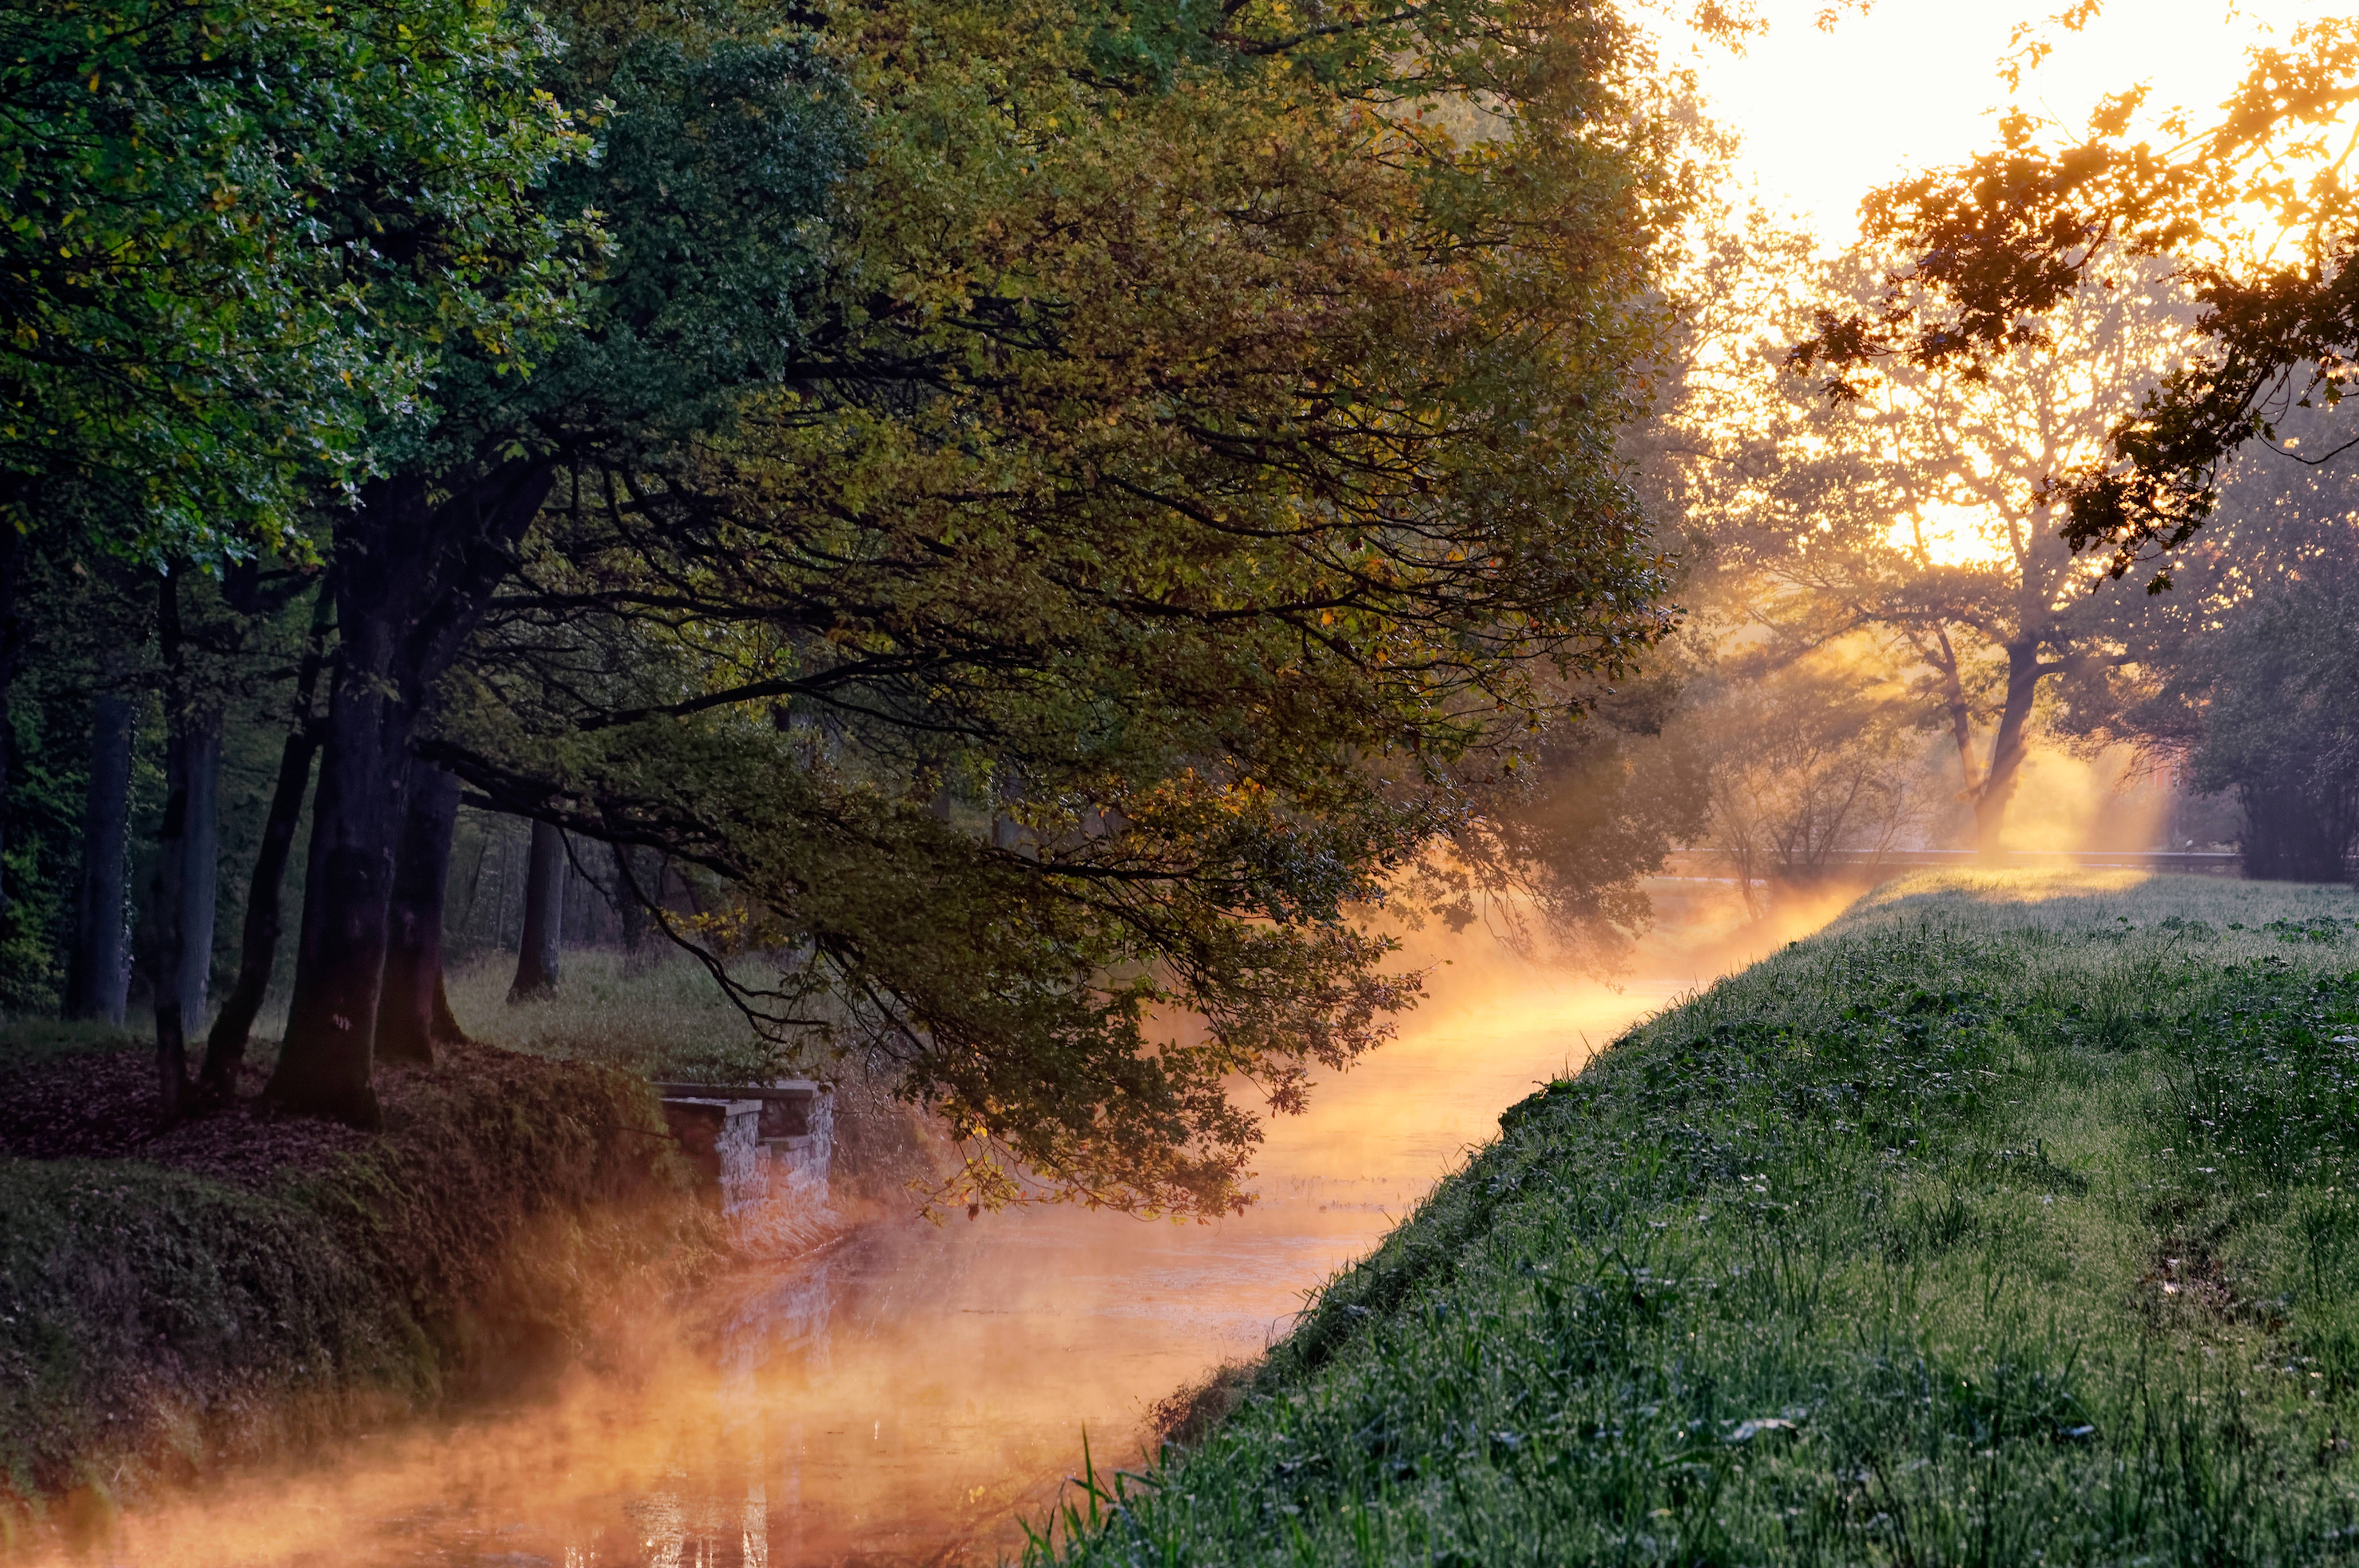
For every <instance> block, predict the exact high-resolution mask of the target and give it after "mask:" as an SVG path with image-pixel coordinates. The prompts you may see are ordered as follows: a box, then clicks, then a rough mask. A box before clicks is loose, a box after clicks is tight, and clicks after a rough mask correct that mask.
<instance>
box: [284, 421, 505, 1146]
mask: <svg viewBox="0 0 2359 1568" xmlns="http://www.w3.org/2000/svg"><path fill="white" fill-rule="evenodd" d="M550 473H551V470H550V468H549V464H548V463H546V462H543V461H523V460H519V461H516V462H513V463H505V464H503V465H502V466H501V467H500V468H499V469H497V470H495V472H493V473H492V474H488V475H485V476H484V477H483V478H482V479H480V480H474V481H460V482H456V483H453V484H452V485H451V496H450V498H449V499H448V500H446V501H444V502H443V503H442V504H441V505H440V506H433V505H432V504H431V503H430V501H429V484H428V481H427V479H426V477H425V476H423V475H419V474H406V475H402V476H399V477H397V478H394V479H389V480H381V481H377V482H375V483H373V484H371V485H368V486H367V487H366V488H365V489H364V491H363V493H362V497H361V501H360V504H359V505H358V506H355V507H354V508H353V510H352V511H350V512H347V513H345V514H343V515H342V517H341V518H340V519H339V522H338V527H337V541H336V577H337V583H338V588H337V607H336V615H337V625H338V626H339V628H340V637H341V642H342V658H341V659H340V661H339V665H338V668H337V671H336V680H335V682H334V684H333V686H332V689H331V692H330V696H329V702H328V718H327V723H326V724H325V725H324V726H323V730H324V734H323V739H322V742H321V759H320V785H319V792H318V795H317V797H316V798H315V799H314V800H313V801H312V805H311V848H310V865H309V866H308V868H307V869H306V872H305V877H304V884H303V887H304V894H303V898H304V902H303V929H302V936H301V938H300V940H299V942H298V944H297V947H296V957H295V996H294V999H293V1002H292V1004H291V1005H290V1007H289V1008H288V1018H287V1040H286V1043H285V1046H284V1047H283V1048H282V1049H281V1051H280V1052H279V1056H278V1066H277V1071H276V1072H274V1073H272V1074H271V1078H270V1083H269V1086H268V1087H267V1088H266V1090H265V1091H264V1094H265V1096H266V1098H267V1099H268V1100H269V1101H270V1102H271V1103H273V1104H274V1105H278V1106H280V1107H282V1108H284V1109H287V1110H289V1111H293V1112H296V1113H298V1114H301V1115H309V1116H330V1117H333V1118H335V1119H336V1120H339V1121H344V1122H349V1123H351V1124H353V1125H354V1126H358V1127H375V1126H376V1125H378V1124H379V1122H380V1119H381V1118H380V1116H379V1113H378V1109H377V1102H376V1094H375V1090H374V1089H373V1088H372V1087H371V1086H370V1078H371V1073H372V1071H373V1068H374V1065H375V1055H376V1019H377V1009H378V1006H379V1001H380V998H381V996H382V990H381V981H382V978H383V975H384V969H385V952H386V933H387V931H388V925H389V916H390V904H391V898H392V894H393V880H394V858H395V855H394V852H395V846H396V844H397V841H398V839H399V836H400V833H401V827H402V822H403V812H404V809H405V805H406V801H405V794H406V791H405V789H404V788H403V786H404V783H405V781H406V780H407V779H408V762H409V743H410V739H411V736H412V735H413V734H414V732H415V730H416V728H417V724H418V717H419V712H420V711H421V710H422V709H423V707H424V706H425V703H426V701H427V699H428V697H429V694H430V693H431V691H432V690H433V687H434V684H435V682H436V681H439V680H440V678H441V676H442V674H443V672H444V671H445V670H448V669H449V668H450V665H451V659H454V658H456V657H457V655H458V652H459V649H460V648H461V647H462V645H463V644H464V643H465V641H466V638H467V637H468V636H469V634H470V633H472V632H473V630H474V628H475V626H476V625H477V624H478V623H479V622H480V620H481V619H482V616H483V613H484V606H485V604H487V603H488V601H489V598H490V595H491V592H492V590H493V588H494V587H495V585H496V584H497V583H498V582H499V580H500V579H501V578H502V577H503V576H505V575H506V573H507V571H508V568H509V565H510V563H511V561H512V560H513V555H512V551H513V550H514V548H515V545H516V541H517V539H520V538H521V537H522V536H523V533H524V530H525V528H527V526H528V525H529V524H530V523H531V521H532V517H533V514H534V513H535V512H537V511H538V510H539V507H540V502H541V499H542V497H544V496H545V495H548V494H549V478H550Z"/></svg>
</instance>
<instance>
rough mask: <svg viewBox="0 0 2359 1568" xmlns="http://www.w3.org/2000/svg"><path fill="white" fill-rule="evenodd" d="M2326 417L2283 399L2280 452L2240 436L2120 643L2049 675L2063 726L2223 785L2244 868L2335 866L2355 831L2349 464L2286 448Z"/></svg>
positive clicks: (2355, 530)
mask: <svg viewBox="0 0 2359 1568" xmlns="http://www.w3.org/2000/svg"><path fill="white" fill-rule="evenodd" d="M2337 420H2338V417H2337V416H2334V415H2332V414H2327V413H2324V412H2322V411H2321V412H2312V413H2309V414H2304V415H2299V416H2297V417H2296V418H2295V419H2291V420H2288V421H2287V424H2286V426H2285V427H2284V428H2282V429H2281V430H2280V432H2279V436H2278V441H2279V442H2280V443H2281V444H2284V445H2286V446H2288V447H2289V448H2290V449H2292V452H2293V453H2294V454H2295V455H2294V456H2281V455H2279V454H2277V453H2275V452H2269V451H2267V450H2266V449H2260V448H2255V449H2249V450H2247V452H2245V453H2244V454H2243V455H2242V456H2241V457H2240V458H2239V459H2238V460H2237V461H2236V463H2234V464H2233V465H2232V466H2231V467H2230V468H2228V469H2227V470H2226V471H2225V472H2224V474H2223V481H2222V484H2221V485H2220V491H2219V505H2218V508H2217V513H2216V515H2215V516H2214V517H2212V520H2211V521H2210V522H2208V523H2207V524H2206V526H2205V528H2203V530H2202V532H2201V534H2199V535H2198V536H2196V537H2195V538H2193V539H2190V540H2189V541H2187V542H2186V543H2185V544H2183V545H2182V546H2181V547H2180V549H2179V550H2178V551H2177V552H2176V555H2175V559H2174V560H2173V561H2172V563H2171V571H2172V577H2173V587H2172V591H2171V592H2170V593H2168V594H2165V595H2161V596H2159V597H2158V598H2156V599H2154V600H2151V601H2149V604H2148V607H2147V613H2146V614H2145V615H2142V616H2140V617H2139V620H2138V622H2137V623H2136V625H2135V626H2134V627H2133V628H2132V630H2131V635H2130V636H2129V637H2127V639H2126V641H2125V648H2126V651H2127V654H2128V658H2127V659H2125V660H2124V661H2123V662H2122V663H2120V664H2119V665H2117V666H2114V667H2112V668H2111V669H2109V670H2105V671H2104V672H2103V678H2102V679H2092V678H2088V677H2082V678H2078V679H2075V680H2073V681H2069V682H2068V683H2067V684H2066V686H2065V688H2064V691H2063V695H2064V697H2065V702H2064V704H2063V707H2062V713H2061V717H2062V718H2063V719H2064V721H2065V722H2066V723H2067V724H2070V725H2071V727H2072V728H2073V729H2074V730H2075V731H2077V732H2078V733H2080V734H2082V735H2088V736H2090V737H2092V738H2094V739H2098V740H2104V741H2113V742H2121V743H2125V744H2128V745H2132V746H2137V747H2139V748H2141V749H2142V750H2144V751H2146V752H2147V753H2148V754H2150V755H2152V756H2155V757H2160V758H2164V759H2168V760H2169V761H2171V762H2174V763H2179V764H2182V765H2184V767H2185V769H2186V771H2185V778H2186V779H2187V780H2188V782H2189V783H2190V785H2191V786H2192V787H2193V788H2194V789H2197V790H2199V791H2203V792H2211V791H2234V794H2235V795H2236V797H2237V800H2238V804H2239V806H2240V807H2241V809H2242V811H2243V814H2244V825H2243V830H2242V832H2241V833H2239V835H2238V837H2239V839H2240V842H2241V845H2242V848H2243V850H2244V853H2245V872H2246V875H2248V876H2259V877H2291V878H2294V879H2297V880H2306V881H2334V880H2338V879H2340V878H2341V877H2342V876H2343V859H2344V856H2345V855H2346V854H2347V852H2348V851H2349V849H2350V848H2351V847H2352V844H2353V840H2354V833H2359V816H2354V809H2359V793H2355V792H2354V790H2359V739H2354V737H2359V708H2354V704H2353V698H2352V694H2353V693H2354V691H2359V624H2354V609H2359V585H2354V579H2353V576H2352V572H2351V564H2350V563H2351V561H2352V559H2353V554H2354V548H2359V522H2354V518H2359V475H2354V473H2353V472H2352V471H2351V470H2350V469H2348V468H2346V467H2339V466H2338V467H2333V468H2323V469H2321V468H2313V467H2310V466H2309V465H2308V464H2306V463H2301V462H2299V461H2298V460H2297V459H2298V455H2299V452H2301V451H2302V450H2303V449H2305V448H2310V447H2311V446H2313V445H2331V444H2332V441H2333V440H2334V432H2335V428H2336V424H2337ZM2091 673H2092V675H2093V674H2095V673H2096V672H2091Z"/></svg>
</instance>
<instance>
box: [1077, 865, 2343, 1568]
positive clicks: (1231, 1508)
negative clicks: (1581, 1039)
mask: <svg viewBox="0 0 2359 1568" xmlns="http://www.w3.org/2000/svg"><path fill="white" fill-rule="evenodd" d="M1502 1121H1503V1125H1504V1127H1505V1132H1504V1136H1503V1137H1502V1138H1500V1139H1499V1141H1497V1142H1496V1143H1495V1144H1493V1145H1492V1146H1491V1147H1489V1148H1488V1149H1484V1151H1483V1152H1482V1153H1481V1154H1480V1155H1479V1156H1477V1157H1476V1158H1475V1159H1474V1160H1473V1161H1472V1162H1471V1163H1470V1165H1469V1166H1468V1167H1467V1169H1466V1170H1465V1171H1462V1173H1461V1174H1459V1175H1458V1176H1456V1177H1455V1178H1453V1179H1452V1180H1451V1181H1447V1182H1445V1183H1443V1184H1442V1185H1441V1186H1440V1188H1439V1189H1438V1190H1437V1191H1436V1192H1435V1193H1434V1194H1433V1196H1432V1197H1431V1199H1430V1201H1429V1202H1428V1203H1425V1205H1424V1206H1423V1207H1422V1208H1421V1209H1420V1211H1419V1213H1418V1214H1416V1216H1415V1217H1414V1218H1413V1219H1411V1220H1410V1221H1409V1222H1408V1223H1407V1224H1406V1225H1403V1226H1402V1227H1401V1228H1400V1229H1399V1230H1398V1231H1397V1232H1396V1233H1395V1234H1394V1235H1393V1236H1390V1237H1389V1238H1388V1239H1387V1240H1386V1243H1385V1244H1384V1245H1383V1247H1381V1248H1379V1250H1378V1251H1377V1252H1376V1253H1375V1255H1374V1256H1373V1257H1371V1258H1369V1259H1368V1260H1367V1261H1365V1262H1364V1263H1363V1264H1361V1265H1359V1266H1358V1267H1356V1268H1354V1269H1351V1270H1349V1271H1348V1272H1346V1273H1345V1274H1343V1276H1341V1277H1339V1278H1338V1279H1335V1280H1334V1281H1333V1282H1332V1284H1331V1285H1330V1287H1329V1288H1328V1289H1327V1290H1326V1291H1325V1292H1324V1293H1323V1295H1322V1296H1321V1299H1320V1300H1319V1301H1318V1302H1317V1303H1316V1305H1315V1307H1314V1309H1313V1310H1312V1311H1311V1312H1309V1313H1308V1314H1307V1315H1306V1316H1305V1317H1304V1319H1303V1320H1302V1322H1301V1323H1300V1325H1299V1327H1298V1328H1297V1329H1296V1331H1295V1332H1294V1334H1292V1335H1291V1337H1289V1338H1288V1340H1286V1341H1285V1342H1284V1343H1283V1344H1281V1345H1278V1346H1277V1348H1276V1349H1275V1350H1274V1351H1273V1352H1272V1353H1271V1355H1270V1356H1269V1357H1268V1358H1267V1359H1266V1362H1265V1364H1264V1365H1263V1366H1262V1367H1260V1368H1259V1369H1258V1370H1257V1372H1256V1375H1255V1377H1254V1378H1253V1380H1252V1381H1251V1383H1250V1384H1249V1385H1247V1386H1246V1388H1245V1390H1244V1392H1243V1399H1242V1402H1241V1404H1240V1405H1239V1406H1238V1408H1236V1409H1235V1410H1234V1413H1232V1414H1231V1415H1230V1416H1229V1417H1228V1419H1226V1420H1225V1421H1222V1422H1220V1423H1219V1424H1218V1425H1217V1426H1215V1428H1214V1429H1213V1431H1212V1432H1211V1434H1210V1435H1209V1436H1207V1437H1205V1438H1203V1439H1202V1440H1201V1443H1199V1444H1198V1445H1197V1446H1196V1447H1194V1448H1193V1449H1192V1451H1190V1452H1188V1453H1185V1454H1181V1453H1179V1452H1178V1451H1176V1450H1167V1454H1166V1464H1165V1465H1163V1466H1161V1467H1159V1468H1158V1469H1157V1470H1156V1471H1155V1472H1154V1473H1153V1474H1152V1475H1148V1476H1147V1477H1146V1478H1144V1479H1143V1480H1142V1479H1140V1478H1138V1477H1130V1476H1123V1477H1115V1478H1113V1479H1109V1478H1107V1477H1105V1476H1103V1475H1100V1476H1098V1477H1096V1479H1095V1482H1094V1484H1093V1486H1091V1487H1089V1488H1086V1489H1084V1490H1083V1491H1082V1492H1081V1493H1080V1494H1078V1495H1074V1497H1073V1502H1072V1507H1071V1509H1070V1510H1069V1511H1068V1512H1066V1513H1065V1515H1064V1516H1063V1518H1062V1519H1060V1521H1059V1525H1060V1528H1059V1529H1058V1530H1057V1531H1056V1534H1057V1536H1058V1538H1059V1539H1058V1540H1057V1541H1056V1542H1055V1544H1054V1546H1053V1547H1050V1546H1048V1545H1045V1544H1042V1543H1036V1545H1035V1547H1034V1550H1033V1552H1032V1553H1031V1554H1030V1555H1031V1556H1033V1557H1034V1558H1035V1559H1039V1558H1043V1557H1048V1556H1051V1555H1054V1556H1056V1557H1059V1558H1061V1559H1063V1560H1066V1561H1071V1562H1076V1563H1100V1562H1103V1563H1138V1562H1155V1563H1164V1562H1173V1563H1176V1562H1216V1563H1278V1562H1284V1563H1412V1562H1413V1563H1604V1562H1614V1563H1674V1562H1676V1563H1723V1562H1725V1563H1818V1562H1843V1563H1943V1562H1964V1561H1973V1562H1977V1563H2038V1562H2049V1563H2133V1562H2135V1563H2199V1562H2200V1563H2227V1562H2279V1563H2294V1562H2314V1561H2322V1560H2327V1559H2333V1560H2336V1561H2342V1560H2344V1559H2346V1558H2347V1556H2348V1555H2349V1553H2350V1552H2351V1550H2352V1546H2353V1542H2354V1540H2359V1465H2354V1459H2353V1455H2352V1443H2353V1441H2354V1434H2359V1195H2354V1194H2359V899H2354V898H2352V897H2351V896H2350V895H2348V894H2346V893H2343V892H2341V891H2339V890H2330V889H2312V888H2299V887H2283V886H2270V885H2265V884H2242V883H2217V882H2212V881H2209V880H2204V879H2194V878H2188V879H2180V878H2140V877H2133V876H2129V875H2119V876H2114V877H2106V876H2104V875H2097V876H2082V877H2014V878H2001V877H1973V876H1971V875H1968V876H1963V877H1961V876H1955V875H1940V876H1936V877H1921V878H1915V879H1911V880H1910V881H1908V882H1905V883H1902V884H1900V885H1897V887H1894V888H1891V889H1888V890H1886V893H1885V894H1883V895H1881V896H1876V897H1872V898H1869V899H1868V900H1866V901H1864V904H1863V906H1861V907H1860V908H1858V909H1854V912H1853V913H1852V914H1851V915H1849V916H1847V917H1846V918H1845V919H1844V920H1842V921H1841V922H1839V923H1838V924H1837V925H1836V926H1835V927H1833V928H1832V929H1831V930H1830V931H1827V932H1825V933H1824V934H1822V935H1821V936H1820V937H1818V938H1815V939H1813V940H1811V941H1809V942H1802V943H1798V944H1796V945H1794V946H1792V947H1789V948H1788V949H1787V950H1785V951H1784V952H1783V953H1780V954H1778V955H1777V956H1776V957H1773V958H1771V959H1769V960H1767V961H1766V962H1765V963H1763V964H1759V965H1756V967H1755V968H1753V969H1752V970H1749V971H1747V972H1746V973H1745V974H1743V975H1738V976H1735V977H1734V978H1732V979H1730V980H1728V981H1725V982H1723V983H1722V984H1721V985H1717V986H1715V987H1713V988H1712V991H1710V992H1709V993H1707V994H1706V995H1704V996H1701V997H1699V998H1697V999H1695V1000H1693V1001H1691V1002H1690V1003H1688V1004H1686V1005H1684V1006H1682V1007H1676V1008H1673V1009H1670V1010H1669V1011H1668V1012H1666V1013H1665V1014H1664V1015H1662V1016H1661V1017H1659V1018H1656V1019H1654V1020H1651V1021H1650V1022H1648V1023H1647V1024H1646V1025H1645V1026H1643V1027H1641V1028H1640V1029H1636V1030H1634V1031H1633V1032H1632V1033H1631V1034H1630V1035H1629V1036H1628V1037H1627V1038H1625V1040H1621V1041H1619V1042H1617V1044H1616V1045H1615V1046H1614V1048H1613V1049H1612V1050H1610V1051H1606V1052H1604V1053H1603V1055H1602V1056H1600V1057H1599V1059H1598V1060H1597V1061H1596V1062H1594V1063H1593V1065H1592V1066H1591V1067H1590V1068H1589V1069H1588V1070H1587V1071H1585V1072H1584V1073H1582V1074H1581V1075H1580V1076H1579V1077H1578V1078H1576V1079H1574V1080H1571V1081H1569V1082H1564V1083H1556V1084H1553V1085H1551V1086H1549V1089H1547V1090H1546V1091H1545V1092H1544V1093H1542V1094H1538V1095H1535V1096H1534V1097H1532V1098H1531V1099H1529V1100H1527V1101H1526V1102H1525V1103H1524V1104H1522V1105H1518V1106H1517V1107H1515V1108H1514V1109H1513V1110H1512V1111H1510V1112H1509V1113H1508V1114H1507V1115H1506V1116H1505V1117H1503V1118H1502Z"/></svg>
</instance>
